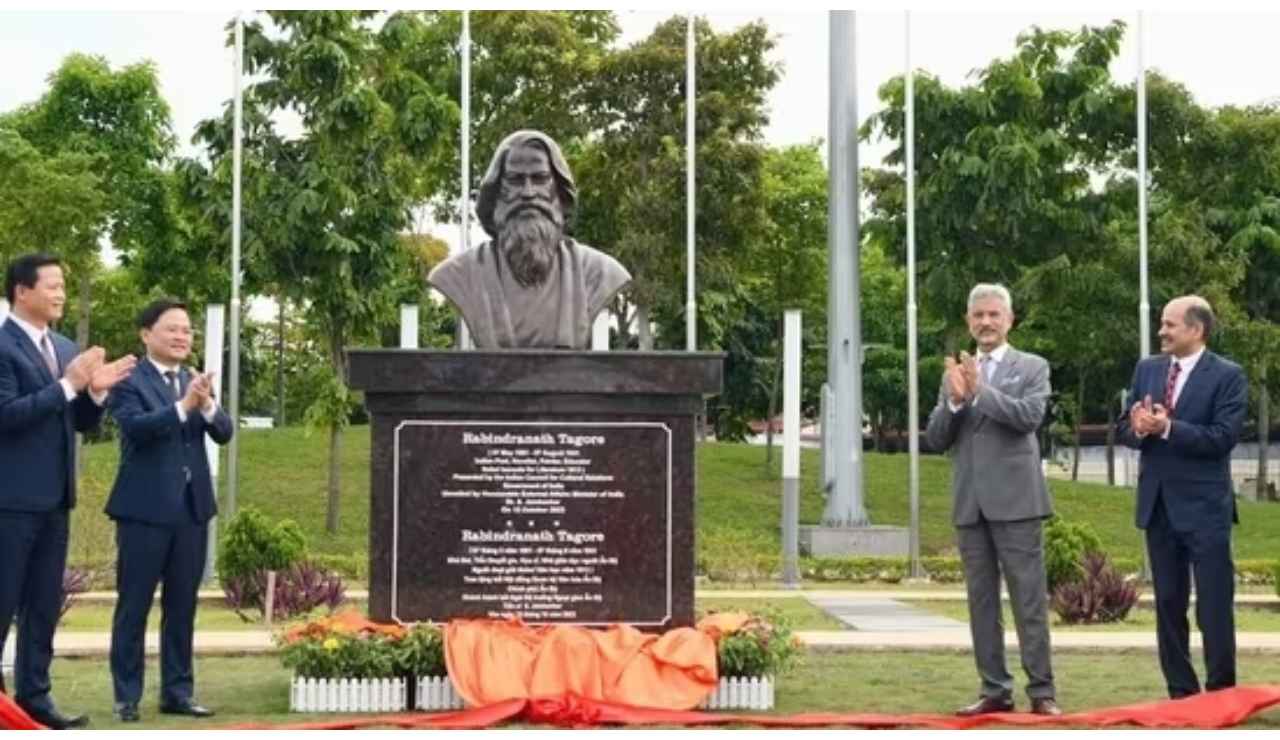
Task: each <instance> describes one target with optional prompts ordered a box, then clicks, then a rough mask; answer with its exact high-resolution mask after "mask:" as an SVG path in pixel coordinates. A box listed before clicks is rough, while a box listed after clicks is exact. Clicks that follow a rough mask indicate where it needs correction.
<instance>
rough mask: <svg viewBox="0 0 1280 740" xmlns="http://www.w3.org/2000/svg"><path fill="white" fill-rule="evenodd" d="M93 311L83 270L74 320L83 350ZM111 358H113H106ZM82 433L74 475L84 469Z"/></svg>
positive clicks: (88, 279) (78, 436)
mask: <svg viewBox="0 0 1280 740" xmlns="http://www.w3.org/2000/svg"><path fill="white" fill-rule="evenodd" d="M92 312H93V276H92V275H90V274H89V270H87V269H86V270H85V271H84V274H83V275H81V276H80V317H79V319H78V320H77V321H76V344H78V345H80V351H81V352H83V351H85V349H87V348H88V347H89V317H90V315H91V314H92ZM107 359H113V358H107ZM83 448H84V435H83V434H81V433H80V432H76V451H75V454H76V456H75V460H76V477H77V478H78V477H80V473H81V471H83V470H84V454H82V453H83Z"/></svg>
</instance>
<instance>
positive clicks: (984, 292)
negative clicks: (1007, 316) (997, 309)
mask: <svg viewBox="0 0 1280 740" xmlns="http://www.w3.org/2000/svg"><path fill="white" fill-rule="evenodd" d="M983 298H999V299H1000V300H1002V301H1004V306H1005V308H1007V309H1009V313H1013V297H1012V296H1010V295H1009V289H1008V288H1006V287H1004V286H1003V285H1001V284H1000V283H978V284H977V285H975V286H973V290H971V291H969V305H968V307H967V310H973V304H975V303H977V302H978V301H980V300H982V299H983Z"/></svg>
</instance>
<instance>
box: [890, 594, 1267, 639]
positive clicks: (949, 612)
mask: <svg viewBox="0 0 1280 740" xmlns="http://www.w3.org/2000/svg"><path fill="white" fill-rule="evenodd" d="M906 603H908V604H911V605H912V606H918V607H920V608H921V609H925V610H927V611H929V612H932V613H934V614H937V615H939V616H943V617H949V618H951V619H956V620H959V621H961V622H966V623H967V622H968V621H969V607H968V604H966V603H965V602H963V601H908V602H906ZM1188 619H1189V620H1190V622H1191V628H1192V629H1193V630H1194V629H1195V624H1196V614H1195V608H1194V607H1192V608H1191V609H1190V610H1188ZM1049 623H1050V624H1051V625H1052V626H1053V629H1054V630H1067V631H1071V632H1125V631H1138V632H1154V631H1155V628H1156V612H1155V609H1154V607H1151V606H1149V605H1141V606H1138V607H1136V608H1134V609H1132V610H1131V611H1130V612H1129V616H1128V617H1126V618H1125V620H1124V621H1123V622H1116V623H1112V624H1063V622H1062V620H1060V619H1059V618H1058V615H1057V614H1054V613H1053V610H1052V609H1050V610H1049ZM1004 624H1005V626H1006V628H1008V629H1013V612H1011V611H1010V610H1009V603H1008V602H1007V601H1006V602H1005V603H1004ZM1236 631H1238V632H1280V611H1278V610H1276V609H1274V608H1269V607H1255V606H1242V605H1239V604H1237V605H1236Z"/></svg>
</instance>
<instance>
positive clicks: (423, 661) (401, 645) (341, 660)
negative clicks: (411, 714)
mask: <svg viewBox="0 0 1280 740" xmlns="http://www.w3.org/2000/svg"><path fill="white" fill-rule="evenodd" d="M279 648H280V659H281V662H282V663H283V664H284V666H285V667H286V668H289V669H292V670H293V672H294V673H295V674H296V675H298V676H300V677H304V678H396V677H400V676H443V675H445V662H444V640H443V635H442V634H441V632H440V628H439V627H436V626H434V625H429V624H419V625H415V626H414V627H413V628H412V629H410V630H408V631H407V632H406V633H405V634H404V635H403V636H396V635H389V634H377V633H369V632H364V631H361V632H357V633H354V634H352V633H351V632H346V631H339V630H333V629H328V628H314V625H309V626H308V627H307V628H305V629H304V630H303V631H302V632H301V633H300V634H298V635H296V636H293V637H284V638H282V639H280V640H279Z"/></svg>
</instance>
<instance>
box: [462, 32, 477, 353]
mask: <svg viewBox="0 0 1280 740" xmlns="http://www.w3.org/2000/svg"><path fill="white" fill-rule="evenodd" d="M459 46H461V49H460V51H461V52H462V91H461V95H460V97H461V98H462V146H461V153H462V166H461V167H460V168H459V177H460V181H461V187H460V188H459V191H458V193H459V195H458V211H459V213H461V214H462V218H461V224H462V238H461V240H459V242H458V243H459V245H460V246H459V251H461V252H465V251H467V250H468V249H470V248H471V11H470V10H464V11H462V39H461V41H460V43H459ZM473 348H474V346H473V345H472V343H471V332H470V331H468V330H467V322H465V321H463V320H462V315H461V314H458V349H473Z"/></svg>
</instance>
